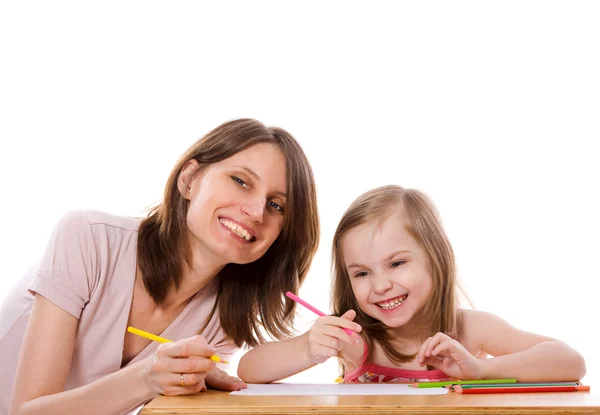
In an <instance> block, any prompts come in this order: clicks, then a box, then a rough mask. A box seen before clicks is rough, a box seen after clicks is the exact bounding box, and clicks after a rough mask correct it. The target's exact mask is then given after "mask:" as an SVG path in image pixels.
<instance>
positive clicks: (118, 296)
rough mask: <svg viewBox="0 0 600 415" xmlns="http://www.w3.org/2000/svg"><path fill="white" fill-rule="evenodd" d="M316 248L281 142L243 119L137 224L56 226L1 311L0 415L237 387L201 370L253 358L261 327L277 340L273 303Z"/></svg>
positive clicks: (76, 216)
mask: <svg viewBox="0 0 600 415" xmlns="http://www.w3.org/2000/svg"><path fill="white" fill-rule="evenodd" d="M318 238H319V221H318V215H317V205H316V192H315V185H314V179H313V174H312V170H311V168H310V165H309V163H308V161H307V159H306V157H305V155H304V153H303V151H302V149H301V148H300V146H299V145H298V143H297V142H296V141H295V140H294V138H293V137H292V136H291V135H290V134H289V133H287V132H286V131H284V130H282V129H280V128H274V127H270V128H267V127H265V126H264V125H263V124H261V123H259V122H258V121H256V120H251V119H242V120H235V121H231V122H227V123H225V124H223V125H221V126H219V127H217V128H216V129H215V130H213V131H211V132H210V133H208V134H207V135H206V136H205V137H204V138H202V139H201V140H199V141H198V142H197V143H195V144H194V145H193V146H192V147H191V148H190V149H189V150H188V151H187V152H186V153H185V154H184V155H183V156H182V158H181V159H180V160H179V162H178V163H177V165H176V166H175V168H174V169H173V171H172V173H171V175H170V177H169V180H168V182H167V185H166V189H165V194H164V199H163V201H162V203H160V204H159V205H158V206H157V207H155V208H154V209H153V210H151V212H150V214H149V216H148V217H147V218H145V219H143V220H141V221H140V220H138V219H133V218H126V217H115V216H111V215H107V214H104V213H101V212H89V211H85V212H70V213H69V214H67V215H66V216H65V217H64V218H63V219H62V220H61V221H60V222H59V223H58V225H57V226H56V228H55V230H54V233H53V235H52V237H51V239H50V243H49V245H48V248H47V250H46V253H45V255H44V257H43V259H42V260H41V263H40V264H39V266H38V267H37V269H34V270H32V272H30V273H28V275H26V276H25V278H23V279H22V280H21V281H20V282H19V284H18V285H17V287H15V289H14V290H13V292H12V293H11V294H10V295H9V296H8V298H7V299H6V300H5V302H4V305H3V308H2V310H1V315H0V316H1V319H0V356H1V358H2V360H3V362H2V366H3V369H4V370H3V374H2V375H0V412H2V413H6V412H7V411H8V410H9V402H10V413H11V414H37V413H74V412H76V411H81V408H84V407H85V412H86V413H87V414H123V413H126V412H128V411H130V410H132V409H134V408H135V407H137V406H139V405H140V404H142V403H144V402H147V401H149V400H150V399H152V398H153V397H154V396H156V395H158V394H165V395H183V394H190V393H196V392H199V391H202V390H205V388H206V386H211V387H215V388H220V389H225V390H238V389H240V388H242V387H245V384H244V383H243V382H242V381H240V380H239V379H237V378H233V377H230V376H228V375H226V374H225V372H222V371H220V370H219V369H217V368H216V367H215V364H214V363H213V362H212V360H210V359H209V358H210V356H212V355H213V354H217V355H218V356H220V357H222V358H225V359H227V358H228V357H229V356H230V355H231V354H232V353H233V352H234V351H235V350H236V349H237V348H238V347H240V346H242V345H243V344H246V345H248V346H255V345H257V344H259V343H260V342H262V341H263V337H262V336H261V333H260V331H259V330H260V328H261V325H262V327H264V329H265V330H266V332H267V333H269V334H270V335H271V336H273V337H275V338H282V337H285V336H286V335H289V334H290V333H289V327H290V323H291V319H292V317H293V311H294V304H293V303H292V302H290V301H286V300H285V297H284V295H283V294H284V293H285V292H286V291H288V290H290V291H297V290H298V288H299V286H300V285H301V284H302V282H303V280H304V278H305V277H306V274H307V271H308V268H309V265H310V263H311V261H312V258H313V256H314V253H315V251H316V248H317V244H318ZM127 326H133V327H136V328H139V329H142V330H145V331H148V332H151V333H154V334H157V335H160V336H162V337H166V338H169V339H172V340H174V342H172V343H166V344H162V345H160V346H159V345H158V344H157V343H152V342H150V341H149V340H146V339H144V338H142V337H138V336H134V335H132V334H129V333H127V334H126V328H127ZM195 334H199V335H195ZM179 339H181V340H179ZM176 340H177V341H176ZM19 349H20V355H19ZM17 361H18V364H17ZM11 395H12V400H11Z"/></svg>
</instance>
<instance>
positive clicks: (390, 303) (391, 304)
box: [377, 294, 408, 310]
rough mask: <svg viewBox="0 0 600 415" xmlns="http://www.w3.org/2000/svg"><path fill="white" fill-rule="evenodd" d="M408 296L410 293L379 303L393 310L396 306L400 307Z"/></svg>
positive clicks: (382, 306) (380, 305) (384, 307)
mask: <svg viewBox="0 0 600 415" xmlns="http://www.w3.org/2000/svg"><path fill="white" fill-rule="evenodd" d="M406 298H408V294H405V295H403V296H402V297H398V298H396V299H395V300H392V301H386V302H384V303H377V305H378V306H379V307H381V308H383V309H386V310H392V309H394V308H396V307H399V306H400V304H402V303H403V302H404V301H406Z"/></svg>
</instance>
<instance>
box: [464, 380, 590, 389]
mask: <svg viewBox="0 0 600 415" xmlns="http://www.w3.org/2000/svg"><path fill="white" fill-rule="evenodd" d="M577 385H579V382H545V383H512V384H510V385H507V384H505V383H492V384H489V383H488V384H481V385H460V387H461V388H463V389H474V388H513V387H514V388H519V387H523V386H529V387H531V386H577Z"/></svg>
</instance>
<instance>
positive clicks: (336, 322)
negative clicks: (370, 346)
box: [317, 310, 362, 332]
mask: <svg viewBox="0 0 600 415" xmlns="http://www.w3.org/2000/svg"><path fill="white" fill-rule="evenodd" d="M350 312H352V313H354V310H349V311H347V312H346V314H348V313H350ZM346 314H344V315H346ZM317 320H320V321H321V324H322V325H323V326H335V327H340V328H342V329H349V330H352V331H354V332H360V331H361V330H362V327H361V326H360V325H359V324H356V323H354V322H353V321H350V320H346V319H345V318H342V317H335V316H323V317H319V318H318V319H317Z"/></svg>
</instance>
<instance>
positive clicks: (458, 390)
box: [454, 385, 590, 395]
mask: <svg viewBox="0 0 600 415" xmlns="http://www.w3.org/2000/svg"><path fill="white" fill-rule="evenodd" d="M589 390H590V387H589V386H583V385H577V386H531V387H528V386H523V387H520V388H473V389H463V388H461V387H460V386H454V392H456V393H462V394H465V395H467V394H476V393H536V392H537V393H540V392H546V393H547V392H578V391H589Z"/></svg>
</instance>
